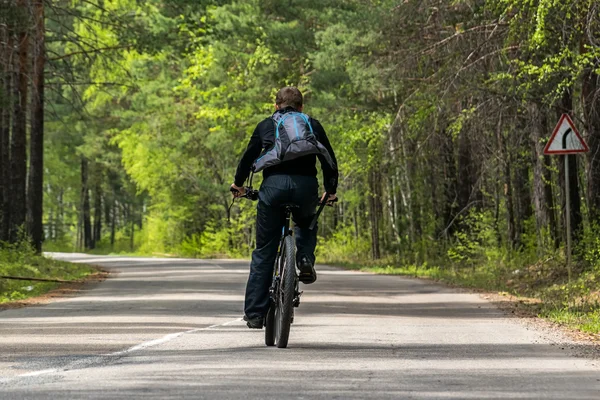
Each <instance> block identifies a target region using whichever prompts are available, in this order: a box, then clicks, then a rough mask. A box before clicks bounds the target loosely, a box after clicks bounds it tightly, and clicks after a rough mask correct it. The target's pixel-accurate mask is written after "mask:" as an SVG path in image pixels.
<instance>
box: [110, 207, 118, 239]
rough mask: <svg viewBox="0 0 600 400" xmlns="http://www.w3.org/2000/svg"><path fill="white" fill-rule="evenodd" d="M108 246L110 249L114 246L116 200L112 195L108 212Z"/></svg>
mask: <svg viewBox="0 0 600 400" xmlns="http://www.w3.org/2000/svg"><path fill="white" fill-rule="evenodd" d="M110 217H111V220H110V248H111V250H112V249H113V248H114V247H115V225H116V220H117V200H116V199H115V197H114V196H113V203H112V212H111V214H110Z"/></svg>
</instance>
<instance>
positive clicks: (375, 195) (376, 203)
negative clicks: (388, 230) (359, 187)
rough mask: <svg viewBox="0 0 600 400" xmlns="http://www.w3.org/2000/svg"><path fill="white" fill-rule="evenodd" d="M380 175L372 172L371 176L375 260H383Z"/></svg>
mask: <svg viewBox="0 0 600 400" xmlns="http://www.w3.org/2000/svg"><path fill="white" fill-rule="evenodd" d="M377 175H378V174H376V173H375V172H374V171H371V172H370V174H369V186H370V191H371V193H370V196H369V222H370V225H371V256H372V257H373V259H374V260H377V259H379V258H381V246H380V242H379V214H380V212H379V209H380V208H381V207H380V204H381V198H380V196H379V191H378V189H377V186H378V184H379V182H377V179H378V176H377Z"/></svg>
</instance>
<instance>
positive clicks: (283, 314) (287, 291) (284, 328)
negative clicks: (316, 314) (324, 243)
mask: <svg viewBox="0 0 600 400" xmlns="http://www.w3.org/2000/svg"><path fill="white" fill-rule="evenodd" d="M295 250H296V249H295V246H294V238H293V237H292V236H291V235H290V236H286V237H285V238H284V242H283V251H282V252H281V253H282V254H281V255H282V259H283V263H282V265H281V267H282V270H281V275H280V276H281V281H280V282H279V293H278V294H277V295H278V296H279V297H278V298H277V299H278V301H277V307H276V309H275V319H276V324H275V326H276V330H275V342H276V344H277V347H278V348H280V349H281V348H285V347H287V345H288V339H289V337H290V325H291V324H292V316H293V312H294V295H295V289H296V255H295V252H296V251H295Z"/></svg>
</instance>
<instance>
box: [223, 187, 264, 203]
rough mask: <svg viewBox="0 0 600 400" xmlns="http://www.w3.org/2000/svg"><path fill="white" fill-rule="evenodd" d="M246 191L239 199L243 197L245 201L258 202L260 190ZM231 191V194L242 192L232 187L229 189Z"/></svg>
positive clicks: (250, 189) (247, 189) (246, 189)
mask: <svg viewBox="0 0 600 400" xmlns="http://www.w3.org/2000/svg"><path fill="white" fill-rule="evenodd" d="M244 189H245V190H244V191H245V193H244V194H243V195H241V196H239V197H243V198H245V199H249V200H252V201H256V200H258V190H254V189H252V187H244ZM229 191H230V192H231V193H239V192H240V191H239V190H237V189H235V188H232V187H230V188H229Z"/></svg>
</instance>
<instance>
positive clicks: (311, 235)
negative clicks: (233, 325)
mask: <svg viewBox="0 0 600 400" xmlns="http://www.w3.org/2000/svg"><path fill="white" fill-rule="evenodd" d="M302 109H303V101H302V93H301V92H300V90H298V89H297V88H295V87H290V86H288V87H284V88H282V89H281V90H279V92H277V95H276V97H275V113H274V114H273V115H272V116H271V117H269V118H265V119H264V120H263V121H262V122H260V123H259V124H258V125H257V126H256V128H255V129H254V133H253V134H252V137H251V138H250V143H249V144H248V147H247V149H246V151H245V153H244V155H243V156H242V159H241V160H240V163H239V165H238V167H237V171H236V174H235V180H234V183H233V184H232V185H231V187H232V189H234V190H232V192H233V194H234V196H235V197H239V196H242V195H244V194H245V190H244V188H243V185H244V182H245V181H246V179H247V178H248V176H249V175H250V172H251V169H252V166H253V164H254V162H255V161H256V160H257V159H258V158H259V157H260V156H261V153H262V154H265V152H267V151H268V150H270V149H271V148H272V147H273V145H274V143H275V126H276V122H275V121H278V120H279V119H280V118H282V117H283V116H284V115H285V114H286V113H290V112H302ZM307 121H308V123H309V124H310V127H311V132H314V134H315V136H316V138H317V140H318V141H319V143H321V144H322V145H323V147H325V149H326V150H327V152H328V153H329V155H330V157H331V158H330V160H329V161H331V160H333V163H331V162H326V160H325V157H324V156H323V155H321V154H318V155H315V154H311V155H305V156H302V157H299V158H295V159H293V160H290V161H285V162H282V163H280V164H278V165H273V166H270V167H267V168H265V169H264V171H263V183H262V185H261V187H260V191H259V194H258V206H257V216H256V249H255V250H254V251H253V252H252V262H251V264H250V275H249V277H248V283H247V285H246V298H245V304H244V320H245V321H246V322H247V325H248V327H249V328H254V329H261V328H262V327H263V323H264V318H265V315H266V314H267V311H268V310H269V302H270V299H269V287H270V285H271V281H272V277H273V265H274V263H275V258H276V257H277V247H278V243H279V238H280V234H281V227H282V225H283V222H284V221H283V220H282V213H281V205H283V204H289V203H292V204H295V205H297V206H298V208H295V209H294V210H293V220H294V225H295V232H294V233H295V237H296V248H297V253H296V254H297V257H296V265H297V266H298V269H299V270H300V274H299V276H298V278H299V280H300V281H301V282H303V283H305V284H310V283H313V282H315V281H316V279H317V274H316V272H315V269H314V263H315V254H314V252H315V247H316V245H317V230H316V229H313V230H310V229H308V227H309V225H310V223H311V221H312V219H313V216H314V214H315V209H316V206H317V204H318V198H319V195H318V181H317V168H316V160H317V158H319V161H320V162H321V168H322V170H323V179H324V186H325V193H324V194H323V196H321V200H322V201H323V200H325V199H324V197H325V194H326V193H330V196H329V198H328V199H327V201H333V200H335V199H336V195H335V193H336V189H337V181H338V171H337V161H336V159H335V154H334V152H333V149H332V148H331V144H330V143H329V140H328V139H327V135H326V134H325V130H324V129H323V126H322V125H321V124H320V123H319V121H317V120H316V119H313V118H310V117H308V118H307Z"/></svg>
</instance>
